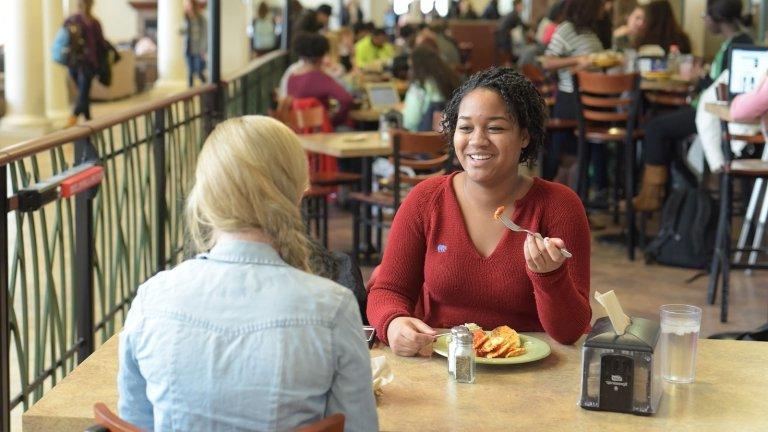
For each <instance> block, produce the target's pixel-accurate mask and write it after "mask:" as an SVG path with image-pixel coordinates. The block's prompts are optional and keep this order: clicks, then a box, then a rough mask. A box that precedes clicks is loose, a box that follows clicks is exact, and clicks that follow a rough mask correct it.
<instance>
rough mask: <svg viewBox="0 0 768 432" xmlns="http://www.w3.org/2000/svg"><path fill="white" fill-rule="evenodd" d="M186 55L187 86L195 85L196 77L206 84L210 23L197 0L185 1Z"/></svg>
mask: <svg viewBox="0 0 768 432" xmlns="http://www.w3.org/2000/svg"><path fill="white" fill-rule="evenodd" d="M182 34H183V35H184V55H185V56H186V58H187V84H188V85H189V86H190V87H192V86H193V85H194V84H195V76H197V77H198V78H199V79H200V82H202V83H205V82H206V79H205V55H206V52H208V21H207V20H206V19H205V16H203V14H202V13H201V12H200V4H199V3H197V1H195V0H185V1H184V27H183V29H182Z"/></svg>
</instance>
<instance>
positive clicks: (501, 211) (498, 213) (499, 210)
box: [493, 206, 506, 220]
mask: <svg viewBox="0 0 768 432" xmlns="http://www.w3.org/2000/svg"><path fill="white" fill-rule="evenodd" d="M505 208H506V207H504V206H501V207H499V208H497V209H496V211H495V212H493V218H494V219H495V220H499V219H501V215H502V214H504V209H505Z"/></svg>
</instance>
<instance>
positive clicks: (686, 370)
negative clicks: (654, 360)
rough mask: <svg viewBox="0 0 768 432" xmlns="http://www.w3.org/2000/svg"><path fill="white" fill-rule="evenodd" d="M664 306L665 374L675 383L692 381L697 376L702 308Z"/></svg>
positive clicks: (662, 322)
mask: <svg viewBox="0 0 768 432" xmlns="http://www.w3.org/2000/svg"><path fill="white" fill-rule="evenodd" d="M660 310H661V376H662V378H664V379H665V380H667V381H670V382H674V383H692V382H693V380H694V378H695V377H696V343H697V342H698V339H699V329H700V328H701V308H699V307H696V306H689V305H680V304H669V305H664V306H662V307H661V309H660Z"/></svg>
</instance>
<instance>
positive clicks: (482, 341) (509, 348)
mask: <svg viewBox="0 0 768 432" xmlns="http://www.w3.org/2000/svg"><path fill="white" fill-rule="evenodd" d="M472 336H473V347H474V348H475V355H476V356H477V357H485V358H509V357H516V356H519V355H522V354H525V347H524V346H523V344H522V341H521V340H520V335H519V334H517V332H516V331H515V330H513V329H511V328H510V327H509V326H499V327H496V328H495V329H493V331H491V333H490V334H487V333H486V332H485V331H483V329H478V330H475V331H474V332H473V333H472Z"/></svg>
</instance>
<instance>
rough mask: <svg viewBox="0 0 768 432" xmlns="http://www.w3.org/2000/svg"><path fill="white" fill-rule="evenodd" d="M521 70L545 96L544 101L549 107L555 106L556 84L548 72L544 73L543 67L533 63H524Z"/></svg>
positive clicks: (542, 95)
mask: <svg viewBox="0 0 768 432" xmlns="http://www.w3.org/2000/svg"><path fill="white" fill-rule="evenodd" d="M520 71H521V72H522V74H523V76H525V77H526V78H528V81H530V82H531V83H533V85H534V86H535V87H536V90H538V91H539V94H540V95H541V97H543V98H544V102H545V103H546V104H547V107H549V108H550V109H552V107H554V106H555V89H556V87H555V84H554V83H552V81H550V79H549V78H547V75H546V73H544V71H543V70H541V68H539V67H538V66H536V65H535V64H531V63H526V64H524V65H523V67H522V69H521V70H520Z"/></svg>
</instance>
